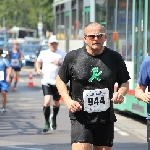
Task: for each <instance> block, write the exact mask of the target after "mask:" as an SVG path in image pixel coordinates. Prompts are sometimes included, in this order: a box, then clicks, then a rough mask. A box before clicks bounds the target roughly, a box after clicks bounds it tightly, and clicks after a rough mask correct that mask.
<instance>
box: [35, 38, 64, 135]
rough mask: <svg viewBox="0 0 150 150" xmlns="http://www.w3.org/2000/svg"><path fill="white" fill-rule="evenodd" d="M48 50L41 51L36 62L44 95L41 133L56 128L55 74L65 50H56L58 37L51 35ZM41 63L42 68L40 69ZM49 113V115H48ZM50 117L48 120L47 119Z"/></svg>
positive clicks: (57, 100) (57, 104)
mask: <svg viewBox="0 0 150 150" xmlns="http://www.w3.org/2000/svg"><path fill="white" fill-rule="evenodd" d="M48 46H49V49H48V50H44V51H41V52H40V54H39V56H38V58H37V62H36V69H37V74H38V75H42V80H41V83H42V89H43V95H44V104H43V113H44V117H45V127H44V129H43V133H46V132H48V131H49V129H50V128H51V130H56V128H57V123H56V116H57V114H58V112H59V106H60V104H59V100H60V95H59V93H58V90H57V88H56V76H57V74H58V70H59V68H60V66H61V64H62V62H63V60H64V57H65V55H66V52H64V51H62V50H58V48H57V47H58V39H57V38H56V35H52V36H51V37H50V38H49V41H48ZM41 65H42V70H41V69H40V68H41ZM51 96H53V114H52V113H51V109H50V102H51V100H52V99H51ZM50 114H51V116H50ZM49 119H50V121H49Z"/></svg>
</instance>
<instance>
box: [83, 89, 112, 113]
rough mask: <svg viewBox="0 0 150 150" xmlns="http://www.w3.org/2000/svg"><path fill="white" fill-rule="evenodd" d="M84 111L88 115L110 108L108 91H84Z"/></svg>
mask: <svg viewBox="0 0 150 150" xmlns="http://www.w3.org/2000/svg"><path fill="white" fill-rule="evenodd" d="M83 100H84V111H87V112H88V113H92V112H101V111H106V110H107V109H108V108H109V107H110V99H109V90H108V89H107V88H105V89H95V90H84V92H83Z"/></svg>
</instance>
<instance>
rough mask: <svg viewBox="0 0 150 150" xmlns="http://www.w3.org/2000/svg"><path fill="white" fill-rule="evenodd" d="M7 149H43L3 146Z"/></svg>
mask: <svg viewBox="0 0 150 150" xmlns="http://www.w3.org/2000/svg"><path fill="white" fill-rule="evenodd" d="M5 147H8V148H13V149H20V148H21V149H26V150H43V149H39V148H25V147H18V146H5Z"/></svg>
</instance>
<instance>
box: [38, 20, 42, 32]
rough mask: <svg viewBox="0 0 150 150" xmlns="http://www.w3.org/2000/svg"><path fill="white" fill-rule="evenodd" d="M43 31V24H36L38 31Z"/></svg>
mask: <svg viewBox="0 0 150 150" xmlns="http://www.w3.org/2000/svg"><path fill="white" fill-rule="evenodd" d="M42 29H43V23H42V22H38V30H42Z"/></svg>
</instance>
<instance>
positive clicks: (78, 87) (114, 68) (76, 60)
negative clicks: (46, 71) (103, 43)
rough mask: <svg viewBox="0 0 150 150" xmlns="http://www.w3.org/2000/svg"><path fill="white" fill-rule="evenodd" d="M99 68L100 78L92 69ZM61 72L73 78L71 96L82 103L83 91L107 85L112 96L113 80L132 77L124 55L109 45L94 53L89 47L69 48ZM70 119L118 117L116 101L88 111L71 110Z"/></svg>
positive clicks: (88, 121) (95, 121)
mask: <svg viewBox="0 0 150 150" xmlns="http://www.w3.org/2000/svg"><path fill="white" fill-rule="evenodd" d="M93 68H96V69H98V72H100V75H99V78H98V79H96V78H95V79H92V80H91V77H92V74H93V72H92V69H93ZM58 75H59V76H60V78H61V80H62V81H64V82H65V83H68V82H69V81H70V96H71V97H72V99H73V100H76V101H78V102H79V103H80V104H81V105H82V106H83V104H84V102H83V91H84V90H95V89H103V88H108V90H109V98H110V100H111V98H112V97H113V92H114V84H115V83H116V82H117V83H118V84H119V85H121V84H122V83H124V82H127V81H128V80H129V79H130V76H129V73H128V71H127V68H126V65H125V63H124V61H123V59H122V57H121V55H120V54H119V53H118V52H116V51H113V50H111V49H109V48H107V47H105V48H104V51H103V53H101V54H99V55H97V56H92V55H90V54H89V53H87V50H86V47H83V48H80V49H78V50H73V51H70V52H69V53H68V54H67V55H66V57H65V59H64V62H63V64H62V66H61V67H60V70H59V73H58ZM70 119H77V120H78V121H80V122H82V123H84V124H98V123H100V122H112V121H116V116H115V114H114V110H113V103H112V102H111V101H110V107H109V108H108V109H107V110H106V111H102V112H93V113H88V112H86V111H83V110H82V111H77V112H75V113H72V112H71V111H70Z"/></svg>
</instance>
